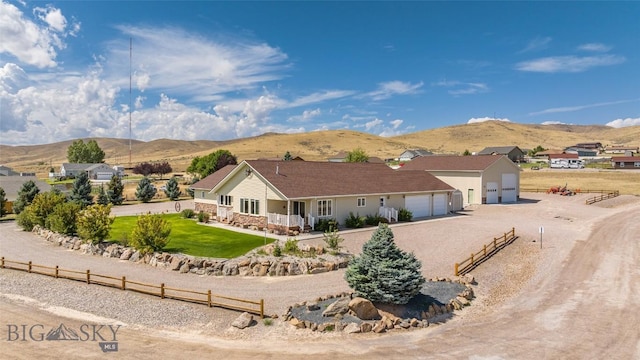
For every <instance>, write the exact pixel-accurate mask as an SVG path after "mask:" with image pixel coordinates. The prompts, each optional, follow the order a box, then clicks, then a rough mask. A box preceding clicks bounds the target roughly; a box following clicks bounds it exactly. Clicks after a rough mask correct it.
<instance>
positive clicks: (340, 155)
mask: <svg viewBox="0 0 640 360" xmlns="http://www.w3.org/2000/svg"><path fill="white" fill-rule="evenodd" d="M347 155H348V153H347V152H346V151H340V152H339V153H337V154H335V155H333V156H332V157H330V158H328V159H327V160H329V162H344V160H345V159H346V158H347Z"/></svg>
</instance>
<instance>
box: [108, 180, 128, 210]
mask: <svg viewBox="0 0 640 360" xmlns="http://www.w3.org/2000/svg"><path fill="white" fill-rule="evenodd" d="M123 193H124V185H123V184H122V179H120V176H118V175H113V176H112V177H111V181H109V186H108V189H107V197H108V198H109V202H110V203H112V204H113V205H121V204H122V202H123V201H124V197H123V195H122V194H123Z"/></svg>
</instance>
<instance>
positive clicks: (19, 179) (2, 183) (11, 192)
mask: <svg viewBox="0 0 640 360" xmlns="http://www.w3.org/2000/svg"><path fill="white" fill-rule="evenodd" d="M29 180H32V181H33V182H35V183H36V186H37V187H38V189H40V192H47V191H49V190H51V185H49V184H47V183H46V182H44V181H42V180H39V179H38V178H37V177H35V176H19V175H12V176H0V187H1V188H2V189H4V192H5V194H6V195H5V198H6V199H7V203H8V204H13V202H14V201H16V200H17V199H18V192H20V189H21V188H22V184H24V183H26V182H27V181H29ZM7 210H11V205H9V206H8V209H7Z"/></svg>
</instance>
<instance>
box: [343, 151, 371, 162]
mask: <svg viewBox="0 0 640 360" xmlns="http://www.w3.org/2000/svg"><path fill="white" fill-rule="evenodd" d="M344 161H345V162H350V163H354V162H367V161H369V155H367V153H365V152H364V150H363V149H362V148H356V149H353V150H351V151H350V152H348V153H347V156H346V157H345V159H344Z"/></svg>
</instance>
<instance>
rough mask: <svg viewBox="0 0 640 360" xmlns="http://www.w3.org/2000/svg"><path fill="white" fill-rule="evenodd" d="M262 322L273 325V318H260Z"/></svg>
mask: <svg viewBox="0 0 640 360" xmlns="http://www.w3.org/2000/svg"><path fill="white" fill-rule="evenodd" d="M262 322H263V323H264V325H265V326H271V325H273V319H271V318H265V319H264V320H262Z"/></svg>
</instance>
